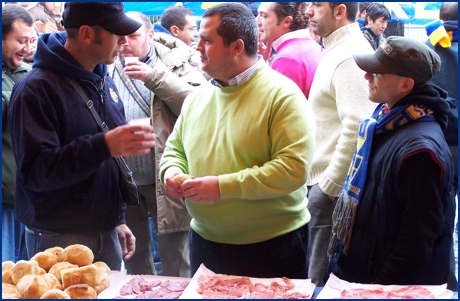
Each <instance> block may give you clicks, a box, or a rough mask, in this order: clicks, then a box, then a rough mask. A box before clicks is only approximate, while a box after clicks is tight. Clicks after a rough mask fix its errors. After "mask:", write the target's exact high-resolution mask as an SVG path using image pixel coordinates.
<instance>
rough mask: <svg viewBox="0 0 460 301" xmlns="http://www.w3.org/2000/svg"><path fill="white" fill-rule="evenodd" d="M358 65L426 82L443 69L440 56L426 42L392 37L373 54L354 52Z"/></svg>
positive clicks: (376, 71)
mask: <svg viewBox="0 0 460 301" xmlns="http://www.w3.org/2000/svg"><path fill="white" fill-rule="evenodd" d="M353 58H354V59H355V61H356V64H358V66H359V68H361V69H363V70H364V71H366V72H369V73H377V74H382V73H396V74H398V75H401V76H406V77H410V78H412V79H413V80H414V81H415V82H420V83H423V82H427V81H429V80H430V79H431V78H432V77H433V76H434V75H435V74H436V73H438V72H439V70H440V69H441V59H440V58H439V56H438V55H437V54H436V52H434V51H433V50H431V49H430V48H429V47H428V46H426V45H425V44H423V43H421V42H419V41H417V40H414V39H410V38H404V37H398V36H391V37H388V38H387V40H386V42H384V43H383V44H382V45H380V47H379V48H377V50H376V51H375V53H373V54H354V55H353Z"/></svg>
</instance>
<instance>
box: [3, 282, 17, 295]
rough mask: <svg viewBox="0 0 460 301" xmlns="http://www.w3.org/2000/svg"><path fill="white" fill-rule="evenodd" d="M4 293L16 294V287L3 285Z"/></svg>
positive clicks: (7, 284)
mask: <svg viewBox="0 0 460 301" xmlns="http://www.w3.org/2000/svg"><path fill="white" fill-rule="evenodd" d="M2 293H14V294H16V285H14V284H9V283H2Z"/></svg>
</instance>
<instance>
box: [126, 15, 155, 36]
mask: <svg viewBox="0 0 460 301" xmlns="http://www.w3.org/2000/svg"><path fill="white" fill-rule="evenodd" d="M126 15H127V16H128V17H134V18H139V19H141V23H142V25H143V26H145V29H146V30H147V31H149V30H150V29H153V25H152V22H151V21H150V18H149V17H148V16H147V15H146V14H143V13H141V12H138V11H130V12H127V13H126Z"/></svg>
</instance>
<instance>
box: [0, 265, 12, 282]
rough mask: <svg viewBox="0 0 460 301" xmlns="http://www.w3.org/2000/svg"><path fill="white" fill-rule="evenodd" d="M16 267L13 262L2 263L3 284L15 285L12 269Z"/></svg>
mask: <svg viewBox="0 0 460 301" xmlns="http://www.w3.org/2000/svg"><path fill="white" fill-rule="evenodd" d="M13 266H14V262H12V261H4V262H2V283H9V284H14V282H13V279H11V268H12V267H13Z"/></svg>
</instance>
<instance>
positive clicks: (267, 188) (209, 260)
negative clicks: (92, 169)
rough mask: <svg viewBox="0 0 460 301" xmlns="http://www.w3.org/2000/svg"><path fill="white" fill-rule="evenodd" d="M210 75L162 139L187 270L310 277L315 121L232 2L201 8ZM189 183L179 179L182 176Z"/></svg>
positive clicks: (164, 173) (245, 13) (165, 177)
mask: <svg viewBox="0 0 460 301" xmlns="http://www.w3.org/2000/svg"><path fill="white" fill-rule="evenodd" d="M199 34H200V41H199V43H198V46H197V50H198V51H199V52H200V56H201V60H202V63H203V70H204V71H205V72H207V73H208V74H209V75H210V76H212V78H213V79H212V80H211V83H208V84H206V85H203V86H201V87H200V88H198V89H197V90H195V91H194V92H192V93H191V94H189V96H188V97H187V98H186V99H185V102H184V105H183V107H182V111H181V115H180V116H179V119H178V121H177V123H176V125H175V127H174V130H173V132H172V134H171V135H170V136H169V139H168V141H167V143H166V148H165V151H164V154H163V157H162V160H161V163H160V165H161V167H160V177H161V180H162V181H163V182H164V184H165V188H166V192H167V193H168V194H170V195H171V196H173V197H177V198H181V197H185V198H186V206H187V209H188V211H189V212H190V215H191V216H192V218H193V219H192V221H191V230H190V232H189V247H190V269H191V275H194V273H195V272H196V271H197V269H198V268H199V267H200V265H201V264H204V265H205V266H206V267H207V268H208V269H210V270H212V271H214V272H216V273H224V274H232V275H243V276H251V277H282V276H285V277H290V278H307V265H308V264H307V250H308V222H309V220H310V213H309V211H308V209H307V208H306V207H307V198H306V197H305V195H306V186H305V182H306V179H307V177H308V174H309V172H310V166H311V160H312V158H313V151H314V148H315V138H314V137H315V122H314V117H313V114H312V112H311V110H310V109H309V107H308V105H307V101H306V99H305V96H304V95H303V93H302V92H301V90H300V89H299V88H298V87H297V85H296V84H295V83H294V82H293V81H291V80H290V79H288V78H287V77H285V76H283V75H281V74H280V73H278V72H276V71H274V70H272V69H271V68H270V67H269V66H267V65H266V64H265V63H264V60H263V58H262V57H261V56H257V50H258V28H257V24H256V21H255V18H254V16H253V15H252V13H251V11H250V10H249V9H247V8H246V7H245V6H244V5H242V4H239V3H223V4H219V5H216V6H213V7H212V8H210V9H208V10H207V11H206V12H205V13H204V15H203V20H202V22H201V27H200V33H199ZM182 173H185V174H190V175H192V176H194V177H195V178H194V179H188V180H186V181H185V182H184V183H183V184H182V185H179V184H177V183H176V182H175V181H174V177H175V176H176V175H179V174H182Z"/></svg>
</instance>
